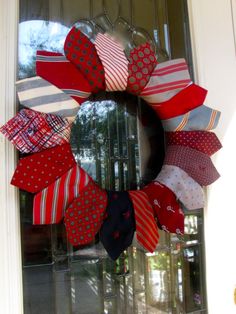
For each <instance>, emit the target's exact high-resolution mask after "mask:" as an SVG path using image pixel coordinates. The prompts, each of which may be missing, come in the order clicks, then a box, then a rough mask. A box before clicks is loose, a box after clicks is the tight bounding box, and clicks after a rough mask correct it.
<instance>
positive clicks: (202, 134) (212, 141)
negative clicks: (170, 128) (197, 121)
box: [166, 131, 222, 156]
mask: <svg viewBox="0 0 236 314" xmlns="http://www.w3.org/2000/svg"><path fill="white" fill-rule="evenodd" d="M166 143H167V145H181V146H188V147H191V148H193V149H196V150H198V151H200V152H202V153H204V154H206V155H208V156H211V155H213V154H215V153H216V152H217V151H218V150H220V149H221V148H222V145H221V143H220V141H219V139H218V137H217V136H216V134H215V133H213V132H207V131H177V132H166Z"/></svg>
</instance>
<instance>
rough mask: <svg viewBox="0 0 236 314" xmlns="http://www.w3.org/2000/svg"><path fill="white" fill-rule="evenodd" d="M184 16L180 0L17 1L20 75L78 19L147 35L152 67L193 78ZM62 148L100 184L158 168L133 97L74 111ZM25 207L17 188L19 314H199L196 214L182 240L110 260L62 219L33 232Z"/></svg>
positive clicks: (154, 122)
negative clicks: (182, 61) (175, 62)
mask: <svg viewBox="0 0 236 314" xmlns="http://www.w3.org/2000/svg"><path fill="white" fill-rule="evenodd" d="M186 12H187V10H186V2H185V1H184V0H178V1H170V0H148V1H145V10H144V1H142V0H130V1H126V0H121V1H115V0H114V1H110V0H109V1H102V0H101V1H97V0H96V1H92V0H90V1H89V0H86V1H85V0H38V1H33V0H20V25H19V63H18V64H19V70H18V76H19V79H21V78H25V77H31V76H34V75H35V66H34V64H35V52H36V50H38V49H44V50H48V51H57V52H62V51H63V43H64V39H65V36H66V34H67V33H68V31H69V28H70V27H71V26H72V25H73V23H74V22H76V21H77V20H78V19H89V20H92V19H93V21H94V22H96V24H98V25H99V26H100V27H103V28H109V27H111V26H112V25H114V23H115V20H116V19H117V17H119V16H121V17H122V18H124V19H125V20H127V22H128V23H129V25H131V27H137V28H142V29H145V30H146V31H147V32H148V34H149V36H150V37H151V38H152V39H153V42H155V46H156V49H157V55H158V58H159V61H160V62H161V61H164V60H166V59H169V58H178V57H185V58H186V59H187V61H188V64H189V67H190V70H191V74H192V75H193V73H192V62H191V47H190V40H189V31H188V17H187V13H186ZM107 16H108V17H109V20H107ZM146 119H148V121H149V122H150V123H149V127H146V126H145V124H144V123H143V121H145V120H146ZM153 143H155V145H153ZM153 146H154V148H153ZM71 147H72V150H73V153H74V156H75V158H76V160H77V161H78V162H79V163H80V164H81V166H82V167H83V168H84V169H85V170H86V171H87V172H88V173H89V174H90V175H91V176H92V177H93V179H94V180H95V181H96V182H98V184H99V185H100V186H102V187H104V188H107V189H115V190H123V189H136V188H137V187H141V186H142V185H143V184H144V183H146V182H148V181H150V180H152V179H153V178H155V176H156V175H157V173H158V172H159V171H160V168H161V165H162V161H163V154H164V151H163V149H164V133H163V129H162V126H161V123H160V121H159V119H158V118H156V117H153V114H152V112H151V111H150V109H149V107H148V106H147V105H146V104H145V103H144V102H142V101H140V99H137V98H136V97H133V96H130V95H127V94H125V93H102V94H99V95H97V96H94V97H92V98H90V99H89V100H88V101H87V102H86V103H84V104H83V105H82V106H81V108H80V111H79V113H78V117H77V119H76V123H75V124H74V126H73V130H72V136H71ZM157 161H158V162H157ZM32 201H33V195H32V194H29V193H26V192H24V191H21V192H20V205H21V206H20V208H21V226H22V228H21V229H22V253H23V265H22V267H23V277H24V312H25V314H37V313H40V314H41V313H43V314H44V313H47V314H54V313H56V314H57V313H58V314H70V313H78V314H98V313H109V314H110V313H114V314H115V313H122V314H123V313H127V314H132V313H149V314H151V313H153V314H154V313H158V314H159V313H163V314H164V313H207V310H206V298H205V295H206V294H205V276H204V239H203V214H202V209H199V210H198V211H196V212H191V215H186V219H185V224H186V226H185V228H186V230H185V231H186V234H185V236H184V237H180V236H176V235H169V234H166V233H164V232H160V233H161V238H160V243H159V246H158V249H157V251H156V252H155V253H153V254H149V253H144V252H143V251H142V250H141V249H140V248H138V247H137V246H136V244H135V243H134V245H133V246H132V247H130V248H129V249H128V250H127V251H125V252H124V253H123V254H122V255H121V257H120V258H119V259H118V260H117V261H116V262H113V261H112V260H110V258H109V257H108V256H107V253H106V252H105V250H104V248H103V247H102V245H101V243H100V242H99V238H97V239H96V240H95V241H94V243H92V244H91V245H89V246H86V247H78V248H73V247H72V246H71V245H70V244H68V242H67V240H66V235H65V228H64V225H63V223H62V224H58V225H52V226H33V225H32Z"/></svg>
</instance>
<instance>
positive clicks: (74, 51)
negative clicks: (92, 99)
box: [64, 25, 105, 93]
mask: <svg viewBox="0 0 236 314" xmlns="http://www.w3.org/2000/svg"><path fill="white" fill-rule="evenodd" d="M64 51H65V55H66V58H67V59H68V60H69V61H70V62H72V63H73V64H74V65H75V66H76V67H77V68H78V69H79V70H80V71H81V73H82V74H83V75H84V77H85V78H86V79H87V80H88V83H89V85H90V88H91V91H92V92H93V93H97V92H98V91H100V90H105V77H104V69H103V66H102V63H101V61H100V59H99V57H98V55H97V52H96V49H95V46H94V44H93V43H92V42H91V41H90V40H89V39H88V37H86V36H85V35H84V34H83V33H82V32H81V31H80V30H79V29H77V27H76V25H75V26H74V27H72V29H71V30H70V32H69V33H68V35H67V37H66V40H65V44H64Z"/></svg>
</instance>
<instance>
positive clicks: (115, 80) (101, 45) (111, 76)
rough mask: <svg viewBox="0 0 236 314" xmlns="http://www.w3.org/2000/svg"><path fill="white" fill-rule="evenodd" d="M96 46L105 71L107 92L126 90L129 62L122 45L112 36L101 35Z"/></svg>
mask: <svg viewBox="0 0 236 314" xmlns="http://www.w3.org/2000/svg"><path fill="white" fill-rule="evenodd" d="M94 44H95V47H96V50H97V54H98V56H99V58H100V60H101V62H102V65H103V68H104V71H105V81H106V90H107V91H109V92H112V91H123V90H125V89H126V86H127V80H128V60H127V59H126V56H125V54H124V49H123V47H122V46H121V44H120V43H119V42H118V41H116V40H115V39H114V38H112V37H111V36H110V35H108V34H100V33H99V34H98V35H97V38H96V40H95V43H94Z"/></svg>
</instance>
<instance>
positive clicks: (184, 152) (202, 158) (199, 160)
mask: <svg viewBox="0 0 236 314" xmlns="http://www.w3.org/2000/svg"><path fill="white" fill-rule="evenodd" d="M164 164H166V165H173V166H177V167H180V168H181V169H183V170H184V171H185V172H187V173H188V175H189V176H190V177H192V178H193V179H194V180H195V181H197V182H198V183H199V184H200V185H202V186H207V185H210V184H212V183H213V182H214V181H216V180H217V179H218V178H219V177H220V175H219V173H218V171H217V170H216V168H215V166H214V165H213V162H212V161H211V158H210V157H209V156H208V155H206V154H204V153H202V152H199V151H198V150H196V149H192V148H190V147H187V146H178V145H170V146H167V150H166V155H165V160H164Z"/></svg>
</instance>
